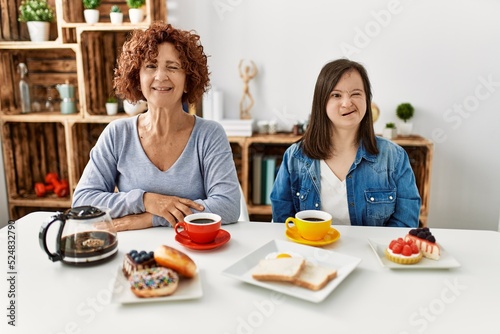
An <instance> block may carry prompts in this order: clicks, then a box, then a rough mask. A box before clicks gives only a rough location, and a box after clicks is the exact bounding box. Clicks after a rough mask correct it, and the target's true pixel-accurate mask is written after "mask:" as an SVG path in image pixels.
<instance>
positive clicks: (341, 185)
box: [320, 160, 351, 225]
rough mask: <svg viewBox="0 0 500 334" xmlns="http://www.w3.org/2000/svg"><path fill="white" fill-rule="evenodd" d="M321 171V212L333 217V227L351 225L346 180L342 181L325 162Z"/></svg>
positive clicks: (321, 163) (321, 164) (321, 165)
mask: <svg viewBox="0 0 500 334" xmlns="http://www.w3.org/2000/svg"><path fill="white" fill-rule="evenodd" d="M320 171H321V194H320V197H321V210H322V211H326V212H328V213H329V214H331V215H332V224H333V225H351V219H350V218H349V208H348V206H347V188H346V185H345V180H344V181H340V180H339V178H338V177H337V175H335V174H334V173H333V172H332V170H331V169H330V167H328V165H327V164H326V162H325V161H324V160H321V162H320Z"/></svg>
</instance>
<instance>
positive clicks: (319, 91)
mask: <svg viewBox="0 0 500 334" xmlns="http://www.w3.org/2000/svg"><path fill="white" fill-rule="evenodd" d="M349 71H357V72H358V73H359V74H360V75H361V79H362V80H363V86H364V90H365V95H366V114H365V116H364V117H363V119H362V120H361V124H360V126H359V128H358V136H357V137H358V141H361V142H362V143H363V145H364V147H365V149H366V150H367V151H368V152H369V153H372V154H378V148H377V141H376V139H375V132H374V130H373V116H372V107H371V101H372V90H371V85H370V80H369V79H368V74H367V72H366V70H365V68H364V67H363V65H361V64H359V63H356V62H354V61H351V60H348V59H338V60H334V61H331V62H329V63H328V64H326V65H325V66H323V68H322V69H321V72H320V73H319V75H318V79H317V80H316V87H315V88H314V96H313V102H312V110H311V119H310V122H309V125H308V126H307V129H306V131H305V133H304V136H303V137H302V140H301V143H302V149H303V151H304V154H305V155H307V156H308V157H310V158H312V159H327V158H329V157H330V156H331V154H332V142H331V137H332V133H331V131H332V130H331V126H330V122H331V121H330V119H329V118H328V115H327V114H326V104H327V102H328V99H329V98H330V93H331V92H332V91H333V89H334V88H335V86H336V85H337V83H338V82H339V80H340V78H341V77H342V75H343V74H344V73H346V72H349Z"/></svg>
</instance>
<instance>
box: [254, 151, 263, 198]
mask: <svg viewBox="0 0 500 334" xmlns="http://www.w3.org/2000/svg"><path fill="white" fill-rule="evenodd" d="M262 156H263V155H262V154H256V155H254V156H253V162H252V164H253V165H252V167H253V170H252V203H253V204H254V205H260V204H261V182H262Z"/></svg>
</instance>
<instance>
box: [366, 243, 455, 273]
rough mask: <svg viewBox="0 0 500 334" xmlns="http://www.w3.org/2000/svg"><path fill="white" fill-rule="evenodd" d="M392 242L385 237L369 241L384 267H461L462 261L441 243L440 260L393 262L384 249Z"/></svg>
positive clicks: (423, 259)
mask: <svg viewBox="0 0 500 334" xmlns="http://www.w3.org/2000/svg"><path fill="white" fill-rule="evenodd" d="M390 242H391V240H385V239H368V243H369V244H370V246H371V247H372V249H373V252H374V253H375V255H376V256H377V258H378V260H379V262H380V264H381V265H382V266H383V267H387V268H391V269H450V268H457V267H460V263H459V262H458V261H457V260H455V258H454V257H453V256H451V255H450V254H449V253H448V252H447V251H446V250H444V249H443V247H441V245H439V247H440V248H441V256H440V258H439V260H431V259H428V258H425V257H423V258H422V260H421V261H420V262H418V263H415V264H399V263H395V262H392V261H390V260H389V259H387V258H386V257H385V254H384V251H385V249H386V248H387V246H388V245H389V243H390Z"/></svg>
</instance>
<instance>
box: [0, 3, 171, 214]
mask: <svg viewBox="0 0 500 334" xmlns="http://www.w3.org/2000/svg"><path fill="white" fill-rule="evenodd" d="M48 2H49V4H51V5H52V6H55V8H56V22H55V23H53V24H51V36H50V41H48V42H40V43H34V42H31V41H29V40H28V39H29V35H28V32H27V27H26V24H25V23H21V22H18V17H17V15H9V16H8V17H3V18H5V22H3V21H2V25H1V27H0V36H2V37H1V38H2V40H1V41H0V77H1V78H2V89H1V90H0V132H1V136H2V146H3V156H4V169H5V177H6V184H7V197H8V198H7V199H8V207H9V215H10V217H11V218H12V219H17V218H19V217H21V216H23V215H25V214H27V213H29V212H32V211H36V210H43V209H46V210H56V209H57V210H61V209H65V208H69V207H70V206H71V196H72V192H73V190H74V189H75V187H76V184H77V183H78V181H79V179H80V176H81V174H82V172H83V169H84V167H85V165H86V164H87V162H88V158H89V152H90V149H91V148H92V147H93V146H94V145H95V143H96V141H97V138H98V137H99V135H100V134H101V132H102V130H103V129H104V128H105V126H106V125H107V124H108V123H109V122H111V121H112V120H115V119H119V118H124V117H129V116H128V115H127V114H125V113H123V112H122V113H119V114H118V115H116V116H108V115H106V111H105V101H106V99H107V98H108V97H109V95H110V94H111V93H112V91H113V83H112V80H113V69H114V66H115V63H116V58H117V57H118V55H119V52H121V47H122V45H123V43H124V41H125V39H126V34H127V33H128V32H129V31H132V30H133V29H143V28H144V29H145V28H147V27H148V26H149V24H150V22H152V21H155V20H163V21H165V20H166V18H167V7H166V6H167V4H166V1H164V0H146V6H145V10H144V12H145V19H144V21H143V22H141V23H140V24H131V23H129V22H126V20H128V16H127V13H126V12H127V9H128V7H127V4H126V1H125V0H103V1H102V3H101V6H100V7H99V10H100V14H101V15H100V16H101V17H100V22H99V23H97V24H95V25H89V24H86V23H85V22H84V18H83V3H82V2H81V1H73V0H48ZM2 3H3V4H5V6H4V7H5V8H2V10H4V11H5V13H15V14H17V13H18V9H17V6H18V4H19V2H18V1H3V2H2ZM115 4H117V5H118V6H119V7H120V8H121V9H122V11H123V12H124V16H125V18H124V20H125V21H124V23H123V24H122V25H114V24H111V23H110V22H109V21H110V20H109V12H110V8H111V6H112V5H115ZM19 63H25V64H26V65H27V67H28V82H29V84H30V93H31V95H32V96H31V98H32V100H31V101H32V102H34V101H37V102H39V103H40V104H41V105H42V106H43V104H44V103H45V102H46V101H47V99H48V98H49V97H50V98H51V99H52V98H53V99H52V100H51V101H52V102H53V107H54V111H51V112H49V111H46V110H48V109H46V108H42V112H31V113H28V114H22V113H21V108H20V97H19V88H18V85H19V79H20V78H19V74H18V73H17V65H18V64H19ZM66 81H68V82H69V83H71V84H73V85H74V86H75V101H76V110H77V112H76V113H75V114H61V113H60V111H59V110H60V108H59V103H60V99H59V94H58V92H57V90H56V89H54V87H55V86H56V85H57V84H62V83H65V82H66ZM50 89H53V90H52V91H51V92H50V93H49V90H50ZM49 94H51V95H50V96H49ZM52 94H53V95H52ZM48 172H57V173H58V174H59V176H60V178H63V179H67V180H68V182H69V186H70V192H71V194H70V196H68V197H67V198H57V197H56V196H55V195H53V194H51V195H48V196H47V197H45V198H39V197H36V195H35V193H34V183H35V182H43V180H44V176H45V174H46V173H48Z"/></svg>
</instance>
